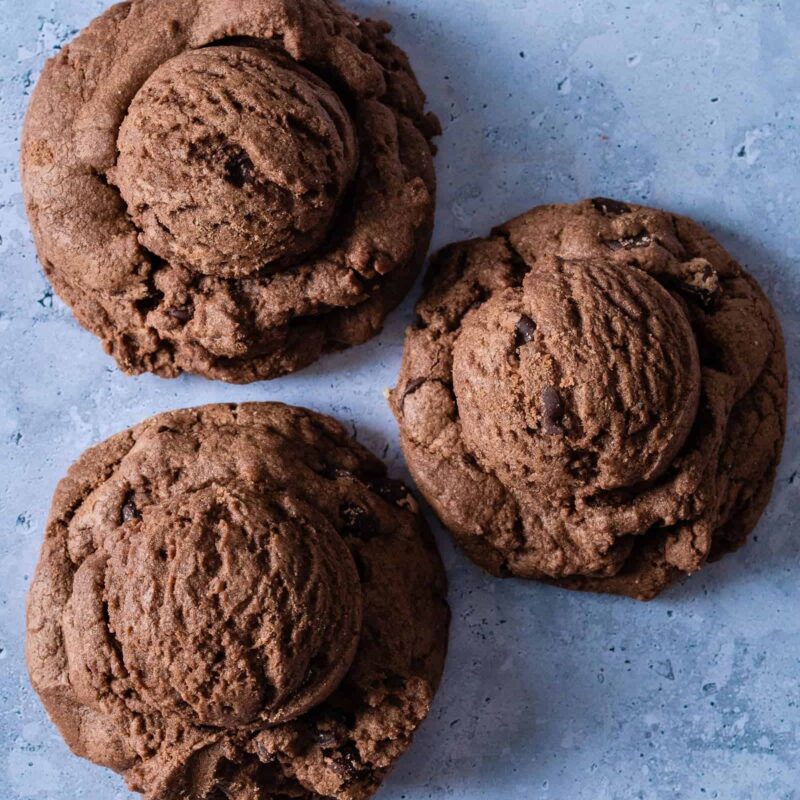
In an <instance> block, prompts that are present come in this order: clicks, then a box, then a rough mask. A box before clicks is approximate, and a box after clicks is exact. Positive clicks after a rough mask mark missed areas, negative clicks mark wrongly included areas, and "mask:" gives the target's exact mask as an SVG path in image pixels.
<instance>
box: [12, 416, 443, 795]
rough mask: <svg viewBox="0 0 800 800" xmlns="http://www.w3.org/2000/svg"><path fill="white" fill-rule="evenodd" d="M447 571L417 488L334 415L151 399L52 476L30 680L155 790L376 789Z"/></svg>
mask: <svg viewBox="0 0 800 800" xmlns="http://www.w3.org/2000/svg"><path fill="white" fill-rule="evenodd" d="M445 594H446V580H445V576H444V571H443V568H442V564H441V561H440V559H439V555H438V552H437V550H436V546H435V544H434V542H433V539H432V537H431V535H430V532H429V531H428V529H427V527H426V525H425V522H424V520H423V518H422V516H421V515H420V514H419V510H418V508H417V506H416V503H415V501H414V499H413V497H412V496H411V495H410V493H409V492H408V491H407V490H406V489H405V487H404V486H403V485H402V484H400V483H399V482H397V481H392V480H390V479H388V478H387V477H386V472H385V467H384V466H383V464H382V463H381V462H380V461H379V460H378V459H376V458H375V457H374V456H372V455H371V454H370V453H369V452H368V451H366V450H365V449H364V448H362V447H361V446H359V445H358V444H356V443H355V442H354V441H352V440H351V439H350V438H349V437H348V436H347V434H346V433H345V431H344V429H343V428H342V427H341V426H340V425H339V424H338V423H336V422H335V421H334V420H331V419H330V418H328V417H324V416H321V415H319V414H315V413H313V412H310V411H305V410H302V409H297V408H293V407H289V406H283V405H279V404H269V403H256V404H248V405H241V406H228V405H217V406H205V407H202V408H198V409H191V410H182V411H173V412H169V413H166V414H161V415H159V416H157V417H154V418H152V419H149V420H147V421H145V422H143V423H141V424H140V425H137V426H136V427H134V428H132V429H130V430H128V431H125V432H123V433H120V434H118V435H116V436H114V437H112V438H111V439H108V440H107V441H105V442H103V443H102V444H100V445H97V446H96V447H93V448H91V449H90V450H88V451H86V453H84V454H83V456H81V458H80V459H79V460H78V462H77V463H76V464H75V465H74V466H73V467H72V468H71V469H70V471H69V473H68V475H67V477H66V478H64V480H63V481H62V482H61V483H60V484H59V486H58V489H57V490H56V493H55V497H54V499H53V506H52V511H51V515H50V519H49V522H48V526H47V531H46V535H45V541H44V545H43V548H42V553H41V558H40V561H39V565H38V567H37V570H36V574H35V577H34V580H33V584H32V587H31V591H30V595H29V601H28V627H27V660H28V667H29V671H30V675H31V680H32V683H33V686H34V688H35V689H36V691H37V692H38V693H39V695H40V697H41V698H42V700H43V702H44V704H45V707H46V708H47V711H48V713H49V714H50V716H51V718H52V719H53V721H54V722H55V724H56V725H57V726H58V728H59V730H60V731H61V733H62V735H63V736H64V739H65V740H66V742H67V743H68V745H69V746H70V747H71V748H72V749H73V751H74V752H75V753H77V754H78V755H80V756H83V757H85V758H88V759H91V760H92V761H94V762H96V763H98V764H102V765H104V766H107V767H110V768H112V769H114V770H116V771H118V772H121V773H123V774H124V775H125V777H126V779H127V781H128V783H129V785H130V786H131V788H132V789H134V790H136V791H139V792H142V793H144V794H145V796H146V797H147V798H149V799H150V800H177V798H182V797H192V798H197V800H212V799H213V800H218V798H222V797H298V798H318V797H326V798H328V797H335V798H344V799H346V800H357V799H360V798H367V797H370V796H371V795H372V794H373V793H374V792H375V790H376V789H377V788H378V786H379V785H380V783H381V781H382V779H383V777H384V775H385V774H386V772H387V771H388V769H389V768H390V767H391V765H392V764H393V762H394V761H395V760H396V759H397V758H398V757H399V756H400V755H401V754H402V753H403V751H405V750H406V748H407V747H408V746H409V744H410V742H411V738H412V735H413V732H414V730H415V729H416V727H417V726H418V725H419V724H420V722H421V721H422V720H423V719H424V717H425V715H426V714H427V712H428V709H429V708H430V704H431V701H432V698H433V695H434V692H435V690H436V688H437V686H438V683H439V680H440V677H441V672H442V668H443V663H444V656H445V652H446V647H447V628H448V622H449V612H448V609H447V603H446V600H445Z"/></svg>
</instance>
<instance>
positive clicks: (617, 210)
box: [592, 197, 631, 217]
mask: <svg viewBox="0 0 800 800" xmlns="http://www.w3.org/2000/svg"><path fill="white" fill-rule="evenodd" d="M592 205H593V206H594V207H595V208H596V209H597V210H598V211H599V212H600V213H601V214H603V215H605V216H606V217H618V216H620V214H628V213H630V210H631V207H630V206H629V205H627V203H622V202H620V201H619V200H611V199H609V198H608V197H595V198H594V199H593V200H592Z"/></svg>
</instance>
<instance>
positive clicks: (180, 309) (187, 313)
mask: <svg viewBox="0 0 800 800" xmlns="http://www.w3.org/2000/svg"><path fill="white" fill-rule="evenodd" d="M167 314H169V315H170V316H171V317H172V318H173V319H176V320H178V322H181V323H184V324H185V323H187V322H188V321H189V320H190V319H191V318H192V317H193V316H194V309H193V308H192V307H191V306H176V307H175V308H170V309H167Z"/></svg>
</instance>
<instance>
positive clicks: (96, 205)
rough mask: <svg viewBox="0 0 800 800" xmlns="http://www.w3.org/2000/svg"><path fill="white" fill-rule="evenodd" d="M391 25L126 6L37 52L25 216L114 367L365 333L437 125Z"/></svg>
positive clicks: (418, 226)
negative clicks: (40, 68)
mask: <svg viewBox="0 0 800 800" xmlns="http://www.w3.org/2000/svg"><path fill="white" fill-rule="evenodd" d="M388 31H389V26H388V25H386V24H385V23H382V22H377V21H372V20H361V19H358V18H357V17H355V16H353V15H351V14H348V13H347V12H345V11H344V10H343V9H342V8H340V7H339V6H338V5H337V4H336V3H334V2H329V0H293V1H292V2H289V0H257V2H251V1H250V0H232V1H231V0H224V1H223V0H132V2H126V3H120V4H118V5H116V6H113V7H112V8H110V9H109V10H108V11H107V12H106V13H104V14H103V15H102V16H100V17H99V18H97V19H96V20H95V21H94V22H92V23H91V24H90V25H89V27H88V28H87V29H86V30H85V31H83V32H82V33H81V34H80V35H79V36H78V37H77V38H76V39H75V40H74V41H73V42H71V43H70V44H69V45H67V46H66V47H65V48H64V49H63V50H62V51H61V52H60V53H59V54H58V55H56V56H55V57H54V58H52V59H51V60H50V61H48V63H47V64H46V66H45V69H44V72H43V74H42V77H41V78H40V80H39V82H38V84H37V87H36V89H35V91H34V94H33V98H32V100H31V104H30V108H29V110H28V114H27V116H26V120H25V127H24V132H23V141H22V175H23V188H24V193H25V199H26V207H27V211H28V216H29V219H30V222H31V226H32V229H33V233H34V238H35V240H36V245H37V249H38V252H39V256H40V259H41V261H42V264H43V265H44V268H45V272H46V273H47V275H48V277H49V278H50V280H51V282H52V283H53V286H54V287H55V289H56V291H57V292H58V293H59V295H60V296H61V297H62V298H63V299H64V300H65V301H66V302H67V303H68V304H69V305H70V307H71V308H72V310H73V312H74V313H75V316H76V317H77V319H78V321H79V322H80V323H81V324H82V325H83V326H84V327H86V328H88V329H89V330H90V331H92V332H93V333H95V334H96V335H98V336H99V337H100V338H101V339H102V341H103V343H104V346H105V348H106V350H107V351H108V352H109V353H110V354H111V355H112V356H114V358H115V359H116V360H117V362H118V363H119V365H120V366H121V367H122V369H124V370H125V371H126V372H129V373H134V374H135V373H140V372H143V371H151V372H155V373H157V374H159V375H162V376H164V377H174V376H176V375H178V374H180V373H181V372H191V373H196V374H201V375H205V376H207V377H209V378H214V379H220V380H225V381H230V382H236V383H246V382H249V381H255V380H263V379H268V378H273V377H277V376H279V375H283V374H286V373H289V372H293V371H295V370H297V369H300V368H302V367H304V366H307V365H308V364H310V363H312V362H313V361H315V360H316V359H317V358H319V357H320V355H321V354H322V353H324V352H327V351H331V350H337V349H341V348H343V347H348V346H350V345H354V344H360V343H362V342H365V341H367V340H368V339H369V338H371V337H372V336H374V335H375V334H376V333H377V332H378V331H379V330H380V328H381V326H382V324H383V320H384V319H385V317H386V315H387V314H388V313H389V312H390V311H391V310H392V309H393V308H394V307H395V306H396V305H397V304H398V303H399V302H400V300H401V299H402V298H403V296H404V295H405V293H406V292H407V291H408V289H409V288H410V286H411V284H412V283H413V281H414V279H415V277H416V275H417V273H418V271H419V268H420V266H421V264H422V260H423V258H424V256H425V252H426V251H427V247H428V244H429V241H430V236H431V231H432V226H433V213H434V197H435V177H434V170H433V146H432V144H431V142H432V139H433V138H434V136H436V135H437V134H438V133H439V130H440V129H439V124H438V121H437V120H436V118H435V117H434V116H433V115H431V114H426V113H425V109H424V106H425V97H424V95H423V93H422V91H421V89H420V88H419V85H418V83H417V81H416V78H415V77H414V74H413V72H412V70H411V67H410V65H409V63H408V59H407V57H406V56H405V54H404V53H403V52H402V51H401V50H400V49H399V48H397V47H396V46H395V45H393V44H392V43H391V42H390V41H389V40H388V38H387V33H388Z"/></svg>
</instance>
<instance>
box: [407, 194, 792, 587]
mask: <svg viewBox="0 0 800 800" xmlns="http://www.w3.org/2000/svg"><path fill="white" fill-rule="evenodd" d="M417 310H418V322H417V325H416V326H414V327H413V328H411V329H410V330H409V331H408V334H407V339H406V348H405V354H404V359H403V366H402V370H401V374H400V379H399V381H398V386H397V388H396V389H395V390H394V391H393V393H392V396H391V403H392V407H393V410H394V412H395V415H396V416H397V418H398V420H399V422H400V426H401V431H402V441H403V448H404V451H405V454H406V458H407V460H408V462H409V466H410V468H411V471H412V474H413V475H414V477H415V479H416V481H417V483H418V485H419V487H420V489H421V491H423V493H424V494H425V495H426V497H427V498H428V500H429V501H430V502H431V504H432V505H433V506H434V508H435V510H436V511H437V513H438V514H439V516H440V518H441V519H442V521H443V522H444V524H445V525H446V526H447V527H448V528H449V529H450V530H451V531H452V532H453V534H454V535H455V536H456V538H457V539H458V541H459V542H460V543H461V544H462V545H463V547H464V548H465V549H466V551H467V552H468V553H469V555H470V556H471V557H472V558H473V559H474V560H475V561H476V562H477V563H479V564H480V565H482V566H483V567H484V568H486V569H488V570H490V571H491V572H493V573H495V574H498V575H518V576H522V577H528V578H538V579H542V580H549V581H553V582H557V583H559V584H560V585H563V586H567V587H569V588H580V589H591V590H595V591H608V592H615V593H621V594H628V595H631V596H633V597H638V598H648V597H652V596H654V595H655V594H657V593H658V592H659V591H661V590H662V589H663V588H664V587H665V586H667V585H668V584H669V583H671V582H672V581H674V580H675V579H677V578H678V577H679V576H680V575H681V574H684V573H692V572H694V571H696V570H697V569H699V568H700V567H701V566H702V565H703V564H704V563H705V562H706V560H707V559H708V558H709V557H716V556H719V555H721V554H722V553H724V552H726V551H728V550H730V549H734V548H735V547H737V546H739V545H741V544H742V543H743V542H744V540H745V538H746V536H747V534H748V533H749V531H750V530H751V528H752V527H753V526H754V525H755V523H756V521H757V520H758V517H759V516H760V514H761V512H762V510H763V508H764V506H765V505H766V502H767V500H768V498H769V495H770V492H771V488H772V482H773V479H774V473H775V469H776V467H777V464H778V461H779V459H780V453H781V448H782V444H783V434H784V426H785V412H786V363H785V356H784V350H783V340H782V336H781V331H780V326H779V324H778V321H777V319H776V317H775V314H774V312H773V310H772V308H771V306H770V304H769V302H768V301H767V300H766V298H765V297H764V295H763V293H762V292H761V290H760V289H759V288H758V286H757V284H756V282H755V281H754V280H753V279H752V278H751V277H750V276H749V275H747V274H746V273H745V272H744V271H743V270H742V269H741V267H740V266H739V265H738V264H736V263H735V262H734V261H733V259H732V258H731V257H730V256H729V255H728V254H727V253H726V252H725V251H724V250H723V248H722V247H721V246H720V245H719V244H718V243H717V242H715V241H714V240H713V239H712V238H711V237H710V236H709V235H708V234H707V233H706V232H705V231H703V230H702V229H701V228H700V227H699V226H698V225H696V224H695V223H694V222H692V221H691V220H688V219H685V218H682V217H678V216H675V215H671V214H667V213H665V212H662V211H656V210H654V209H648V208H642V207H638V206H633V205H628V204H625V203H620V202H618V201H613V200H607V199H603V198H597V199H595V200H591V201H586V202H583V203H579V204H577V205H574V206H545V207H541V208H536V209H534V210H532V211H530V212H529V213H527V214H525V215H523V216H522V217H519V218H518V219H516V220H513V221H511V222H509V223H507V224H506V225H503V226H501V227H499V228H498V229H496V230H495V231H494V233H493V234H492V236H491V237H490V238H488V239H483V240H475V241H472V242H465V243H461V244H457V245H454V246H451V247H449V248H447V249H445V250H444V251H443V252H442V253H441V254H440V255H439V256H438V257H437V258H436V260H435V263H434V265H433V266H432V268H431V271H430V274H429V276H428V280H427V289H426V293H425V296H424V297H423V299H422V300H421V302H420V303H419V305H418V309H417Z"/></svg>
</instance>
